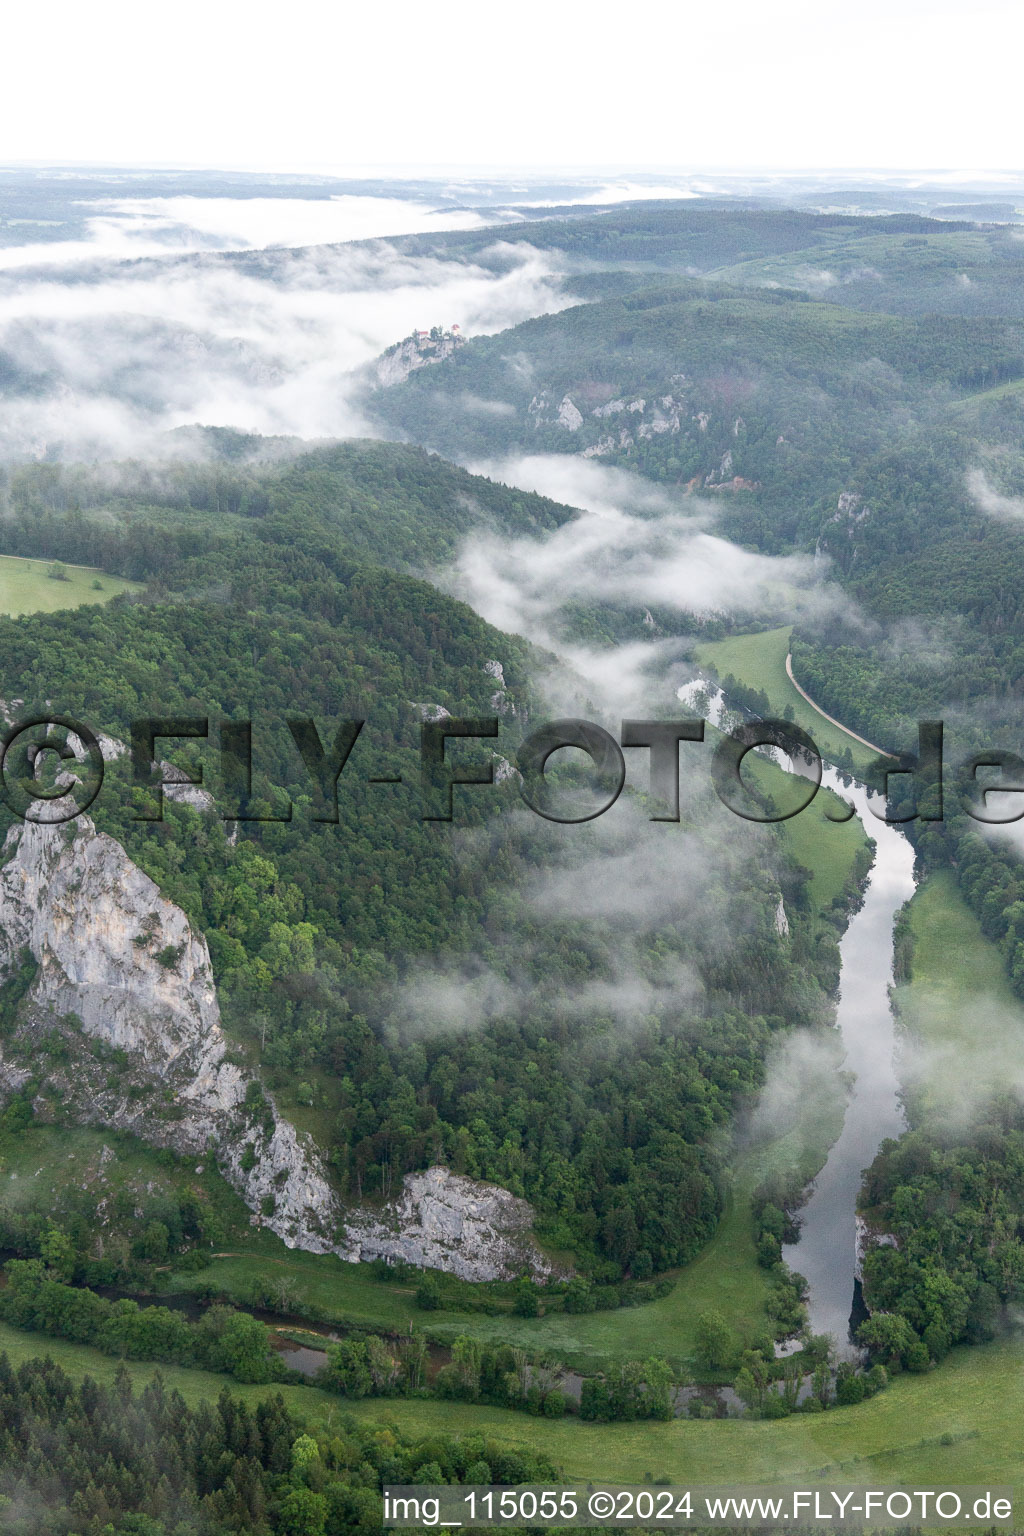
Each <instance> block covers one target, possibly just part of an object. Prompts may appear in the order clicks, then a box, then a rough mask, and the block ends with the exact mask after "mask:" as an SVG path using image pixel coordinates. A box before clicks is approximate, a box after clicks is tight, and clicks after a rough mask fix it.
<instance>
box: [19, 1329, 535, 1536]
mask: <svg viewBox="0 0 1024 1536" xmlns="http://www.w3.org/2000/svg"><path fill="white" fill-rule="evenodd" d="M555 1476H556V1474H555V1469H554V1468H553V1467H552V1466H551V1464H550V1463H549V1462H548V1461H547V1460H546V1459H544V1458H543V1457H541V1456H539V1455H536V1454H534V1453H531V1452H528V1451H518V1450H512V1449H510V1448H509V1447H507V1446H504V1445H501V1444H499V1443H498V1442H497V1441H495V1440H493V1439H490V1438H486V1439H485V1438H484V1436H482V1435H479V1436H476V1435H474V1436H467V1437H465V1438H462V1439H460V1438H458V1437H456V1436H450V1435H432V1436H430V1438H429V1439H422V1438H421V1439H406V1438H403V1437H402V1436H400V1435H398V1434H397V1433H395V1432H393V1431H391V1430H382V1429H381V1428H380V1427H379V1426H377V1425H367V1426H361V1425H358V1424H356V1423H355V1422H354V1421H353V1420H351V1419H349V1420H346V1419H342V1420H341V1421H340V1422H336V1423H335V1425H334V1426H333V1427H332V1430H331V1432H330V1434H323V1433H318V1432H316V1431H315V1430H313V1431H311V1430H310V1427H309V1426H306V1425H304V1424H303V1423H302V1422H301V1421H298V1420H296V1419H295V1418H294V1417H293V1415H292V1414H291V1413H289V1411H288V1409H287V1408H286V1406H285V1404H284V1402H283V1401H282V1399H281V1398H280V1397H277V1398H274V1397H267V1398H265V1399H264V1400H263V1401H261V1402H259V1403H258V1404H257V1405H256V1406H255V1407H254V1408H250V1407H249V1406H248V1405H247V1404H246V1403H245V1402H243V1401H241V1400H239V1399H237V1398H233V1397H232V1396H231V1394H230V1392H228V1391H227V1390H225V1391H224V1392H222V1394H221V1396H220V1397H219V1398H218V1400H217V1402H216V1405H210V1404H206V1403H203V1404H201V1405H200V1406H199V1407H198V1408H190V1407H189V1406H188V1405H187V1404H186V1403H185V1401H184V1400H183V1398H182V1397H181V1395H180V1394H179V1393H178V1392H175V1391H168V1390H167V1388H166V1387H165V1386H164V1384H163V1382H162V1381H161V1379H160V1377H159V1375H157V1376H155V1377H154V1378H153V1380H152V1382H151V1383H150V1384H149V1385H148V1386H147V1387H145V1388H144V1389H143V1390H142V1391H141V1392H138V1393H136V1392H135V1391H134V1390H133V1387H132V1382H131V1380H130V1378H129V1377H128V1375H127V1373H126V1372H124V1371H123V1370H122V1371H121V1372H119V1374H118V1375H117V1377H116V1379H115V1381H114V1383H113V1385H112V1386H110V1387H102V1386H98V1385H97V1384H96V1382H94V1381H92V1380H90V1379H89V1378H88V1377H87V1378H86V1379H85V1380H84V1381H82V1382H81V1384H79V1385H75V1383H73V1382H72V1381H71V1380H70V1379H69V1377H68V1376H67V1375H65V1373H64V1372H63V1371H62V1370H61V1369H60V1368H59V1367H58V1366H57V1365H55V1364H54V1363H53V1361H52V1360H32V1361H28V1362H26V1363H25V1364H24V1365H22V1366H20V1367H19V1368H18V1369H17V1370H15V1369H13V1368H12V1366H11V1364H10V1362H9V1361H8V1359H7V1356H6V1355H0V1518H2V1519H3V1522H4V1525H5V1528H6V1529H8V1530H9V1531H11V1532H12V1536H243V1533H244V1536H342V1533H345V1536H347V1533H350V1532H367V1533H369V1532H377V1531H379V1530H380V1527H381V1520H382V1517H383V1509H382V1501H381V1488H382V1487H383V1486H384V1485H385V1484H398V1485H401V1484H406V1483H411V1482H424V1483H441V1482H472V1483H489V1482H491V1481H495V1482H501V1483H528V1482H535V1481H539V1480H543V1479H546V1480H548V1481H551V1480H552V1478H553V1477H555Z"/></svg>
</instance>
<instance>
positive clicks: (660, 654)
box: [448, 454, 858, 713]
mask: <svg viewBox="0 0 1024 1536" xmlns="http://www.w3.org/2000/svg"><path fill="white" fill-rule="evenodd" d="M468 467H469V468H470V469H472V470H473V472H474V473H477V474H485V475H487V476H488V477H489V478H490V479H492V480H497V481H501V482H502V483H504V484H506V485H514V486H518V487H520V488H521V489H524V490H535V491H539V492H541V493H542V494H544V495H546V496H550V497H552V498H553V499H554V500H556V501H560V502H563V503H566V504H568V505H570V506H573V507H578V508H580V515H579V516H578V517H577V518H576V519H574V520H573V521H571V522H569V523H566V524H564V525H563V526H562V527H561V528H559V529H557V530H555V531H554V532H552V533H549V534H546V535H543V536H541V537H526V536H524V537H510V536H507V535H502V534H496V533H492V532H480V533H476V534H474V535H472V536H471V537H470V538H469V539H467V540H466V542H465V543H464V545H463V546H462V549H461V550H460V552H459V555H458V558H457V561H456V565H455V570H454V572H453V573H452V574H450V576H449V578H448V580H449V582H450V585H451V586H452V588H453V590H454V591H456V592H457V593H458V594H459V596H461V597H463V598H465V600H466V601H467V602H468V603H469V604H470V605H471V606H472V607H473V608H475V609H476V611H477V612H478V613H481V614H482V615H483V616H484V618H486V619H488V620H489V621H490V623H492V624H494V625H496V626H497V627H498V628H499V629H504V630H508V631H512V632H514V633H518V634H525V635H529V636H530V637H531V639H533V640H534V641H536V642H538V643H540V644H543V645H547V646H549V647H550V648H551V649H553V650H556V651H557V652H558V653H559V654H560V655H562V656H563V657H565V659H566V660H567V661H568V662H569V664H570V666H571V667H572V669H573V671H574V672H575V673H576V674H577V675H579V676H580V677H582V678H584V679H585V680H586V682H587V683H588V684H589V685H590V686H591V687H592V689H593V692H594V697H595V699H596V700H597V701H598V702H599V703H601V704H603V706H604V707H605V708H607V709H608V710H609V711H611V712H615V711H618V710H626V711H627V712H633V713H635V712H636V710H637V709H638V708H639V707H640V705H641V704H642V703H643V702H644V701H645V700H649V699H651V698H654V697H661V698H662V699H663V700H670V699H671V698H672V697H673V696H674V690H675V688H676V687H677V686H678V684H679V683H680V682H682V681H683V680H684V678H685V677H687V676H689V675H691V673H692V668H687V667H686V666H685V664H683V663H682V656H683V653H684V651H685V649H686V641H685V637H684V636H682V635H675V636H672V637H664V638H661V639H658V638H652V640H651V641H639V640H638V641H636V642H634V643H630V644H625V645H618V646H609V647H606V648H603V649H596V648H593V647H586V646H582V645H580V644H579V643H577V642H575V641H574V640H573V639H572V638H571V636H568V635H567V634H566V630H565V619H566V613H565V610H566V607H567V605H569V604H573V603H591V602H603V603H613V604H619V605H631V606H633V607H635V608H639V609H642V610H643V611H644V612H645V613H649V610H651V609H652V608H653V609H655V610H658V609H661V610H670V611H671V612H673V613H674V614H675V615H677V616H681V617H682V618H683V620H684V627H685V619H686V618H687V617H691V618H692V619H694V620H695V621H696V620H697V619H700V618H710V617H717V616H720V615H730V616H737V617H748V616H749V617H753V616H756V617H758V618H760V619H763V620H764V622H765V624H766V626H767V625H770V624H782V623H786V622H792V621H793V620H795V619H797V618H800V617H815V618H826V617H835V616H837V615H843V616H845V617H846V618H848V619H850V620H852V621H854V622H856V621H857V619H858V614H857V610H856V607H855V605H854V604H853V603H852V602H851V601H850V599H849V598H847V597H846V596H845V594H844V593H843V592H842V591H841V589H840V588H839V587H837V586H836V585H835V584H834V583H832V582H830V581H829V580H828V576H827V568H826V567H825V566H824V565H823V564H822V563H821V562H818V561H816V560H814V559H813V558H811V557H809V556H803V555H799V556H786V557H774V556H768V555H759V554H754V553H751V552H750V551H748V550H744V549H741V548H740V547H739V546H738V545H736V544H733V543H731V542H730V541H729V540H728V539H724V538H722V537H721V536H719V535H718V534H716V533H715V532H714V531H713V529H714V524H715V520H716V516H717V515H718V508H717V507H716V506H713V505H711V504H710V503H709V502H707V501H702V500H700V499H699V498H696V497H684V496H683V495H682V494H681V493H679V492H672V491H669V490H666V489H663V488H662V487H659V486H656V485H652V484H651V482H650V481H645V480H643V479H641V478H640V477H639V476H636V475H633V474H630V473H629V472H628V471H626V470H618V469H612V468H609V467H607V466H605V465H600V464H596V463H594V462H593V461H592V460H585V459H581V458H578V457H573V456H570V455H560V454H548V455H535V456H518V457H509V458H507V459H502V460H494V461H486V462H477V463H471V464H470V465H469V466H468ZM650 628H651V634H652V636H657V629H656V628H655V626H654V623H653V619H652V623H651V626H650Z"/></svg>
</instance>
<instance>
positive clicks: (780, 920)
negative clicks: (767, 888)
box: [775, 896, 789, 939]
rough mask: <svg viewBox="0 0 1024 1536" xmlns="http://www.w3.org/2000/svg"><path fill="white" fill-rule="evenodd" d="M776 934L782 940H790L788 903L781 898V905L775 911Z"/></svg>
mask: <svg viewBox="0 0 1024 1536" xmlns="http://www.w3.org/2000/svg"><path fill="white" fill-rule="evenodd" d="M775 932H776V933H777V934H778V935H779V938H780V939H788V938H789V918H788V917H787V916H786V903H785V902H784V901H783V899H782V897H781V896H780V897H779V904H778V906H777V907H776V909H775Z"/></svg>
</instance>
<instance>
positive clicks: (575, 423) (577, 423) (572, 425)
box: [558, 395, 583, 432]
mask: <svg viewBox="0 0 1024 1536" xmlns="http://www.w3.org/2000/svg"><path fill="white" fill-rule="evenodd" d="M558 425H559V426H560V427H565V429H566V431H568V432H578V431H579V429H580V427H582V425H583V413H582V411H580V410H578V409H577V407H576V406H575V405H574V404H573V402H572V400H571V399H570V398H569V396H568V395H565V396H564V397H563V398H562V401H561V404H560V405H559V407H558Z"/></svg>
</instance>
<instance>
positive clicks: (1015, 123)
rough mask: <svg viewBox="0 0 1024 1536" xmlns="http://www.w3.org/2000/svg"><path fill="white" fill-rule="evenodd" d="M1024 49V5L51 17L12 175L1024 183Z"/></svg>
mask: <svg viewBox="0 0 1024 1536" xmlns="http://www.w3.org/2000/svg"><path fill="white" fill-rule="evenodd" d="M1022 43H1024V5H1022V4H1021V3H1020V0H990V3H987V4H986V3H982V4H981V5H968V4H964V3H962V0H956V3H954V0H930V3H925V0H866V3H865V0H859V3H853V0H846V3H841V4H839V3H836V0H777V3H771V0H729V3H727V4H722V3H720V0H696V3H695V0H671V3H669V0H662V3H660V4H655V5H646V6H637V5H632V4H623V3H621V0H620V3H617V4H607V3H606V4H604V5H602V4H599V3H594V0H587V3H586V4H584V3H581V0H560V3H552V0H508V3H506V4H499V3H495V0H432V3H430V4H424V3H422V0H416V3H409V0H364V3H363V4H361V5H359V6H358V7H356V6H353V5H350V4H345V3H344V0H341V3H338V0H331V3H325V0H291V3H289V4H283V3H281V0H275V3H273V4H272V5H268V4H266V3H264V0H173V3H172V0H150V3H148V4H141V3H139V0H91V3H89V4H82V3H81V0H74V3H71V0H50V3H48V4H45V5H35V6H33V5H27V4H21V5H17V6H14V5H11V6H7V7H5V14H4V33H3V52H4V70H3V82H2V88H0V161H2V162H6V163H11V162H18V161H42V162H55V161H59V162H65V163H67V162H77V163H82V162H89V161H92V162H108V163H109V162H113V163H118V164H174V165H194V166H223V167H242V168H252V169H257V168H278V169H282V170H285V169H287V170H302V169H314V168H315V169H323V170H327V169H334V170H339V171H344V170H352V169H363V170H365V169H369V168H371V167H374V168H380V169H382V170H383V169H391V170H397V171H401V172H409V171H411V170H413V169H416V168H424V169H438V170H441V169H443V170H444V171H446V172H450V171H451V170H453V169H454V168H457V167H464V168H466V169H471V168H479V169H483V168H490V169H495V168H499V167H513V166H518V167H532V168H548V169H555V168H557V169H566V168H571V167H576V168H584V167H599V166H603V167H631V168H634V169H642V168H645V167H651V168H656V167H676V168H681V169H685V168H691V169H692V168H728V167H737V168H738V167H758V166H761V167H772V168H797V167H799V168H811V167H848V168H861V167H878V168H885V167H922V168H947V169H974V170H979V169H983V168H991V169H999V168H1010V167H1019V166H1020V165H1021V163H1022V161H1024V149H1022V148H1021V143H1020V140H1021V128H1020V72H1021V57H1022V46H1021V45H1022Z"/></svg>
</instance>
